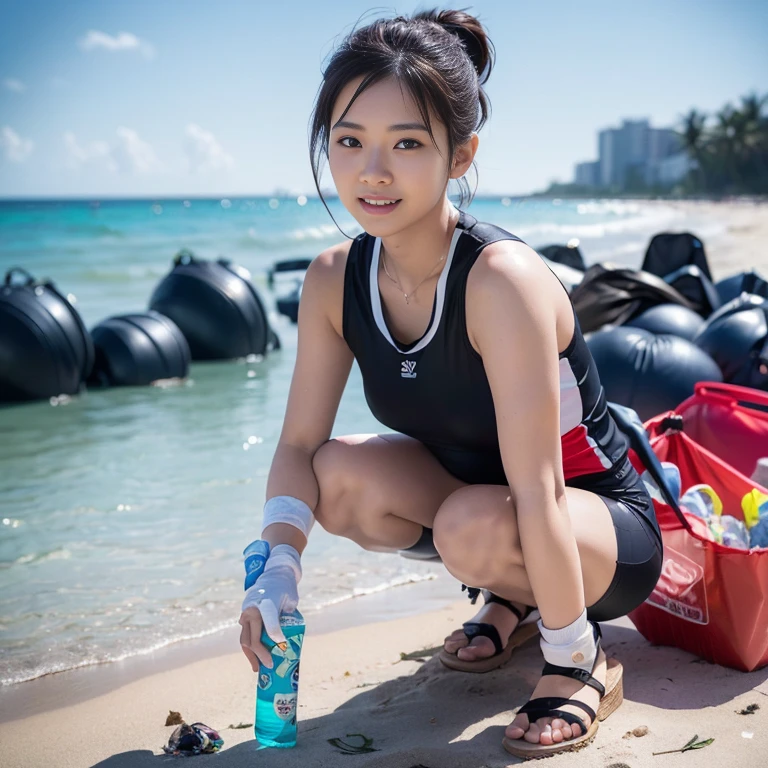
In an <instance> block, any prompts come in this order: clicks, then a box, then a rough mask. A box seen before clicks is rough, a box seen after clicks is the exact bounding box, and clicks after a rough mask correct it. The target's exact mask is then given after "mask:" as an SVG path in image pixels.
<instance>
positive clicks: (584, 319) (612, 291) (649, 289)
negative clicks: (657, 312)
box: [571, 264, 696, 333]
mask: <svg viewBox="0 0 768 768" xmlns="http://www.w3.org/2000/svg"><path fill="white" fill-rule="evenodd" d="M571 300H572V301H573V306H574V308H575V310H576V315H577V317H578V318H579V324H580V325H581V329H582V331H583V332H584V333H588V332H589V331H595V330H597V329H598V328H602V327H603V326H604V325H606V324H608V323H612V324H614V325H621V324H622V323H625V322H626V321H627V320H630V319H631V318H633V317H635V316H636V315H639V314H640V313H641V312H644V311H645V310H646V309H649V308H650V307H655V306H656V305H657V304H679V305H680V306H682V307H687V308H688V309H691V310H693V311H694V312H695V311H696V307H695V306H694V304H693V302H692V301H690V300H689V299H686V298H685V296H683V295H682V294H681V293H680V292H679V291H676V290H675V289H674V288H673V287H672V286H671V285H667V283H665V282H664V280H662V279H661V278H660V277H657V276H656V275H652V274H651V273H650V272H643V271H640V270H636V269H628V268H625V267H607V266H605V265H604V264H594V265H593V266H591V267H590V268H589V269H588V270H587V272H586V274H585V275H584V279H583V280H582V281H581V283H579V285H577V286H576V287H575V288H574V289H573V292H572V293H571Z"/></svg>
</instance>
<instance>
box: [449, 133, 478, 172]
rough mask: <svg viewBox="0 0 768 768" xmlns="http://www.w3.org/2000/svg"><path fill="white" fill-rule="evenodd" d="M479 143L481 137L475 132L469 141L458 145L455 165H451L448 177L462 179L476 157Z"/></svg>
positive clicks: (455, 153) (454, 160) (454, 158)
mask: <svg viewBox="0 0 768 768" xmlns="http://www.w3.org/2000/svg"><path fill="white" fill-rule="evenodd" d="M479 144H480V139H479V138H478V136H477V134H476V133H473V134H472V136H470V138H469V141H467V142H466V143H465V144H462V145H461V146H459V147H456V151H455V152H454V154H453V165H452V166H451V172H450V174H449V176H448V178H450V179H460V178H461V177H462V176H463V175H464V174H465V173H466V172H467V171H468V170H469V167H470V166H471V165H472V161H473V160H474V159H475V154H476V153H477V147H478V146H479Z"/></svg>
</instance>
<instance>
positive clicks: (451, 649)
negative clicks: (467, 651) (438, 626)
mask: <svg viewBox="0 0 768 768" xmlns="http://www.w3.org/2000/svg"><path fill="white" fill-rule="evenodd" d="M467 642H468V640H467V636H466V635H465V634H464V632H462V631H461V630H460V629H458V630H456V631H455V632H452V633H451V634H450V635H448V637H446V638H445V640H444V641H443V647H444V648H445V650H446V653H456V652H457V651H458V650H459V649H461V648H466V646H467Z"/></svg>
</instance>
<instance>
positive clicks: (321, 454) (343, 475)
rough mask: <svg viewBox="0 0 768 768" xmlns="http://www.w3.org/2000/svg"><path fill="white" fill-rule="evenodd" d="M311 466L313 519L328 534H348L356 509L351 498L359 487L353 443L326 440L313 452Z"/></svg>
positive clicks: (340, 440) (356, 505) (354, 522)
mask: <svg viewBox="0 0 768 768" xmlns="http://www.w3.org/2000/svg"><path fill="white" fill-rule="evenodd" d="M312 469H313V470H314V473H315V477H316V478H317V485H318V489H319V492H320V496H319V499H318V504H317V507H316V508H315V518H316V519H317V521H318V522H319V523H320V525H322V526H323V528H325V530H326V531H328V532H329V533H333V534H335V535H337V536H344V535H347V534H349V533H350V532H351V531H352V530H353V529H354V528H355V527H356V520H355V510H356V509H359V504H358V503H356V501H355V499H354V496H355V495H356V489H357V488H358V487H359V486H358V484H357V483H356V482H355V474H356V473H355V462H354V449H353V446H351V445H349V444H347V443H345V442H344V441H343V439H337V438H332V439H331V440H328V441H327V442H325V443H323V444H322V445H321V446H320V447H319V448H318V449H317V451H315V455H314V456H313V457H312Z"/></svg>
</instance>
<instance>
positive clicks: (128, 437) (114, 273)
mask: <svg viewBox="0 0 768 768" xmlns="http://www.w3.org/2000/svg"><path fill="white" fill-rule="evenodd" d="M330 205H331V209H332V211H333V212H334V216H335V218H336V220H337V221H338V222H339V224H340V225H341V228H342V229H343V230H344V231H345V232H346V233H347V234H349V235H355V234H357V233H358V231H359V229H358V228H357V225H356V223H355V222H354V220H353V219H352V217H351V216H350V215H349V214H348V213H347V212H346V211H344V209H343V208H342V207H341V206H340V205H339V203H338V202H337V201H331V202H330ZM470 211H471V212H472V214H473V215H475V216H476V217H477V218H479V219H481V220H485V221H491V222H493V223H496V224H498V225H500V226H502V227H505V228H507V229H509V230H511V231H512V232H515V233H516V234H518V235H519V236H521V237H522V238H523V239H525V240H526V241H527V242H529V243H530V244H531V245H533V246H541V245H545V244H548V243H552V242H566V241H568V240H569V239H571V238H573V237H576V238H579V239H580V241H581V247H582V251H583V253H584V255H585V258H586V260H587V262H588V263H591V262H594V261H600V260H607V259H610V260H613V261H618V262H623V263H626V264H629V265H638V264H639V263H640V260H641V257H642V253H643V252H644V250H645V247H646V245H647V243H648V240H649V238H650V236H651V235H652V234H654V233H656V232H659V231H664V230H667V229H681V228H684V227H687V228H694V231H695V232H697V234H699V235H700V236H701V237H704V238H706V237H707V236H709V235H711V234H716V233H717V231H718V225H717V223H716V222H710V221H703V220H702V221H693V222H691V221H690V220H688V219H685V217H684V215H683V214H682V213H681V212H680V210H678V209H676V208H674V207H672V206H665V205H664V204H653V205H649V204H642V203H631V202H620V201H599V200H597V201H582V202H571V201H562V202H561V201H539V200H512V199H508V198H498V199H480V200H477V201H476V202H475V203H473V205H472V207H471V208H470ZM341 239H343V238H342V236H341V235H340V233H339V231H338V230H337V228H336V226H335V224H334V223H333V221H332V220H331V218H330V217H329V216H328V213H327V212H326V210H325V208H324V207H323V205H322V203H321V202H320V201H319V200H316V199H309V200H307V199H306V198H304V197H300V198H298V199H296V198H290V199H287V198H254V199H235V198H233V199H215V200H201V199H191V200H181V199H177V200H156V201H151V200H149V201H148V200H139V201H68V202H0V278H2V276H3V275H4V274H5V272H6V270H7V269H9V268H11V267H13V266H19V267H23V268H25V269H26V270H28V271H29V272H31V273H32V274H33V275H34V276H35V277H37V278H43V277H49V278H51V279H53V281H54V282H55V283H56V285H57V287H58V289H59V290H60V291H61V292H62V293H65V294H70V295H71V296H72V297H74V299H73V300H76V304H75V306H76V307H77V309H78V311H79V312H80V314H81V316H82V317H83V319H84V321H85V323H86V325H87V326H88V327H89V328H92V327H93V326H94V325H96V324H97V323H98V322H100V321H102V320H104V319H106V318H107V317H110V316H112V315H116V314H122V313H126V312H132V311H143V310H145V309H146V307H147V302H148V299H149V297H150V295H151V293H152V291H153V289H154V287H155V286H156V285H157V283H158V282H159V281H160V280H161V279H162V278H163V277H164V276H165V275H166V274H167V273H168V271H169V270H170V269H171V266H172V259H173V257H174V255H175V254H176V253H177V252H178V250H179V249H181V248H189V249H191V250H192V251H193V252H194V253H195V254H197V255H198V256H201V257H203V258H216V257H218V256H220V255H221V256H226V257H228V258H230V259H232V260H233V261H234V262H235V263H237V264H240V265H242V266H244V267H246V268H247V269H249V270H250V271H251V273H252V275H253V280H254V283H255V284H256V285H257V287H258V289H259V290H260V292H261V294H262V296H263V297H264V299H265V301H266V302H267V305H268V306H269V307H270V311H271V312H272V315H271V318H272V322H273V326H274V328H275V329H276V331H277V333H278V335H279V336H280V338H281V341H282V344H283V348H282V350H281V351H280V352H277V353H273V354H271V355H269V356H268V357H267V358H266V359H256V358H254V359H248V360H238V361H231V362H216V363H193V364H192V366H191V371H190V376H189V379H188V380H187V381H186V382H185V383H184V384H183V385H181V386H174V387H168V388H158V387H140V388H138V387H133V388H116V389H104V390H100V389H91V390H89V391H87V392H85V393H84V394H81V395H79V396H76V397H73V398H71V399H69V400H65V401H63V402H59V401H57V400H54V401H52V402H38V403H28V404H23V405H14V406H12V407H6V408H0V683H1V684H2V685H3V686H9V685H13V684H18V683H21V682H24V681H27V680H32V679H35V678H37V677H40V676H42V675H46V674H50V673H53V672H58V671H62V670H66V669H72V668H76V667H82V666H87V665H92V664H99V663H108V662H111V661H117V660H121V659H125V658H128V657H131V656H136V655H140V654H147V653H151V652H152V651H153V650H155V649H159V648H162V647H164V646H167V645H170V644H173V643H178V642H182V641H185V640H190V639H193V638H197V637H202V636H205V635H210V634H213V633H216V632H221V631H222V630H224V629H226V628H229V627H232V626H233V625H235V624H236V623H237V619H238V618H239V615H240V604H241V601H242V590H243V586H242V584H243V566H242V556H241V553H242V550H243V548H244V547H245V545H246V544H248V543H249V542H250V541H251V540H252V539H254V538H256V537H257V536H258V534H259V532H260V530H261V526H260V515H261V506H262V504H263V500H264V493H265V486H266V479H267V474H268V471H269V466H270V462H271V459H272V455H273V452H274V448H275V445H276V443H277V439H278V436H279V433H280V428H281V423H282V416H283V413H284V409H285V403H286V399H287V393H288V386H289V382H290V377H291V373H292V369H293V362H294V358H295V351H296V329H295V326H292V325H290V323H289V322H288V321H287V320H286V319H285V318H281V317H279V316H277V315H276V314H274V310H273V307H274V301H273V297H272V296H271V295H270V293H269V291H268V290H267V288H266V281H265V275H266V270H267V269H268V268H269V266H270V265H271V264H272V263H273V262H274V261H275V260H277V259H281V258H288V257H292V256H314V255H316V254H317V253H318V252H319V251H320V250H322V249H324V248H326V247H327V246H329V245H331V244H332V243H334V242H337V241H339V240H341ZM382 429H383V428H382V427H381V425H380V424H378V423H377V422H376V420H375V419H374V418H373V416H371V414H370V412H369V411H368V408H367V405H366V404H365V400H364V396H363V390H362V384H361V381H360V377H359V374H358V372H357V370H356V369H353V372H352V376H351V378H350V381H349V385H348V387H347V390H346V391H345V394H344V397H343V399H342V403H341V406H340V409H339V414H338V417H337V419H336V424H335V427H334V431H335V433H336V434H345V433H353V432H355V433H356V432H377V431H381V430H382ZM303 563H304V579H303V581H302V584H301V595H302V602H301V609H302V612H303V613H304V614H305V616H306V617H307V622H308V624H311V621H312V615H313V613H315V612H317V611H319V610H322V609H323V607H324V606H327V605H329V604H333V603H337V602H340V601H344V600H350V599H353V598H359V599H364V595H365V594H368V593H371V592H378V591H382V590H389V589H393V590H394V589H396V587H397V586H398V585H400V584H404V583H409V582H413V581H418V580H424V579H434V578H438V577H439V576H440V574H441V573H444V571H443V569H442V566H439V565H438V566H435V565H429V564H419V563H414V562H413V561H407V560H404V559H402V558H398V557H397V556H392V555H385V554H372V553H367V552H363V551H362V550H360V549H359V548H357V547H356V546H355V545H354V544H352V543H351V542H349V541H345V540H342V539H338V538H334V537H332V536H330V535H328V534H326V533H325V532H324V531H322V530H321V529H320V528H319V526H318V527H316V529H315V531H314V532H313V534H312V538H311V541H310V545H309V547H308V548H307V551H306V553H305V555H304V557H303ZM457 595H458V592H457Z"/></svg>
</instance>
